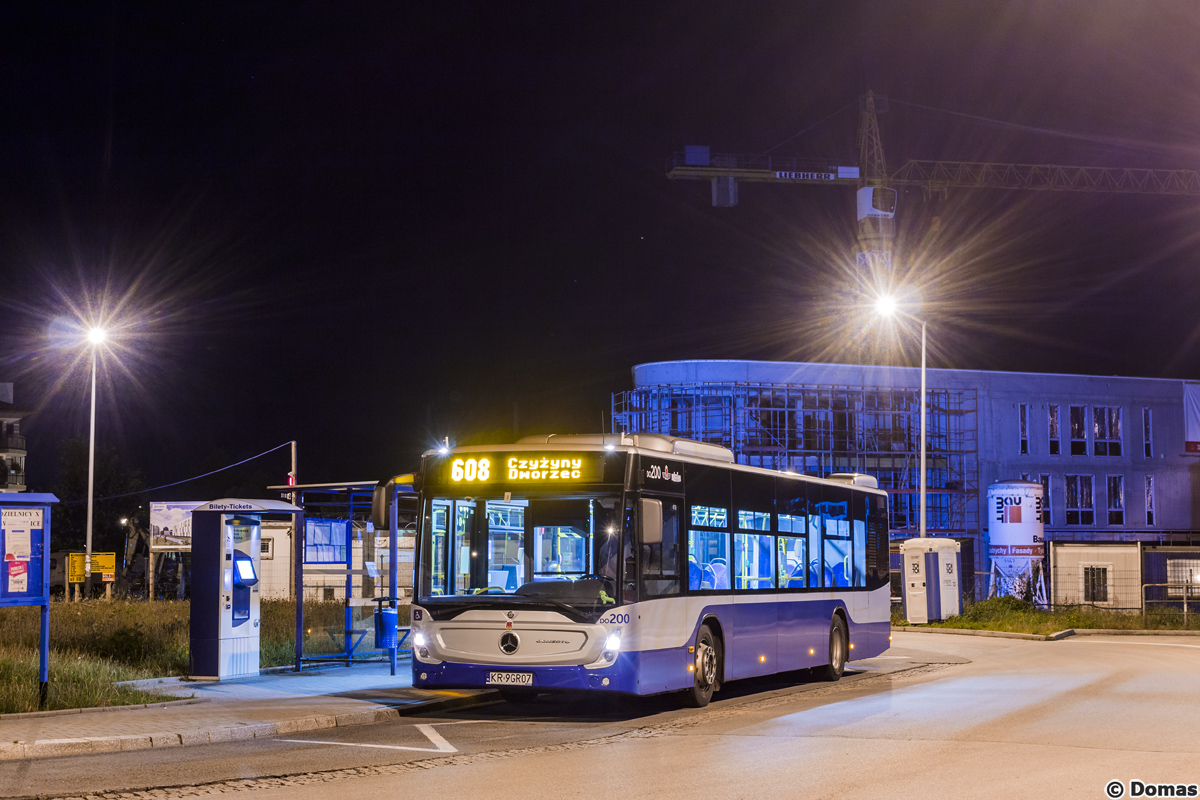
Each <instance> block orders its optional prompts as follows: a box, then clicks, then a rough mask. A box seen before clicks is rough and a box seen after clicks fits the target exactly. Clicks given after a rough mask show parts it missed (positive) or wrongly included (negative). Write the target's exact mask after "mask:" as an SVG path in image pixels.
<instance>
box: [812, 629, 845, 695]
mask: <svg viewBox="0 0 1200 800" xmlns="http://www.w3.org/2000/svg"><path fill="white" fill-rule="evenodd" d="M849 641H850V635H849V633H848V632H847V631H846V620H844V619H842V617H841V615H839V614H835V615H834V616H833V622H831V623H830V624H829V663H828V664H826V665H825V666H823V667H817V669H816V673H817V678H818V679H819V680H823V681H836V680H837V679H838V678H840V677H842V673H843V672H845V671H846V654H847V653H848V652H849V650H850V648H849V645H848V643H849Z"/></svg>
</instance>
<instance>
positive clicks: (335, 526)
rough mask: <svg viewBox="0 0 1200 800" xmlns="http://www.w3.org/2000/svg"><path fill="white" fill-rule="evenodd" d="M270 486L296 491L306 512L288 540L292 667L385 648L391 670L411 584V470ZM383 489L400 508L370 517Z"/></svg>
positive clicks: (349, 659)
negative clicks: (375, 478)
mask: <svg viewBox="0 0 1200 800" xmlns="http://www.w3.org/2000/svg"><path fill="white" fill-rule="evenodd" d="M385 485H386V489H381V487H384V486H385ZM268 488H269V489H271V490H278V491H280V492H283V493H285V494H287V495H289V496H292V497H294V498H295V500H294V503H295V504H296V505H297V506H299V507H300V508H303V509H304V512H305V516H304V527H303V529H302V530H301V531H300V532H299V535H295V534H293V536H292V548H291V551H292V552H291V562H292V563H291V567H292V580H291V589H292V591H291V594H292V596H293V597H295V598H296V599H297V604H296V662H295V668H296V670H297V671H299V670H301V669H302V668H303V667H304V666H305V665H309V666H314V665H319V664H328V663H342V664H345V665H346V666H349V665H351V664H353V663H355V662H357V661H375V660H378V659H379V658H380V657H383V656H386V657H387V658H388V659H389V660H390V661H391V663H392V670H393V673H394V671H395V663H396V655H397V651H398V650H399V649H400V647H402V646H403V645H404V644H405V641H404V640H405V637H406V635H407V607H408V604H409V602H410V598H409V596H408V594H409V590H410V588H411V586H412V566H413V564H412V557H413V545H414V542H415V529H416V494H415V493H414V492H413V476H412V475H400V476H397V477H396V478H393V479H390V480H388V481H384V482H378V481H356V482H340V483H314V484H301V485H296V486H271V487H268ZM380 491H385V493H390V495H391V500H392V501H394V504H395V506H396V508H397V511H396V513H392V514H389V515H381V518H380V519H372V513H371V512H372V503H373V500H374V498H375V495H376V493H377V492H380ZM398 626H402V628H403V629H402V630H401V631H400V632H398ZM372 634H374V635H373V636H372Z"/></svg>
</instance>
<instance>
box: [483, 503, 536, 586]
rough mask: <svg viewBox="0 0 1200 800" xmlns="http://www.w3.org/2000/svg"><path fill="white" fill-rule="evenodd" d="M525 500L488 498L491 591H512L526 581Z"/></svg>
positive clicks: (487, 545) (489, 582)
mask: <svg viewBox="0 0 1200 800" xmlns="http://www.w3.org/2000/svg"><path fill="white" fill-rule="evenodd" d="M528 506H529V503H528V502H527V501H525V500H512V501H500V500H489V501H487V514H486V516H487V542H486V545H485V549H486V552H487V555H488V560H487V586H488V591H495V590H497V589H499V590H502V591H504V592H505V593H508V594H511V593H512V592H515V591H516V590H517V589H519V588H520V587H521V585H522V584H524V583H525V574H526V573H525V513H526V510H527V508H528Z"/></svg>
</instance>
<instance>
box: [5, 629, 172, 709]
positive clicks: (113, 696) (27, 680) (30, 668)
mask: <svg viewBox="0 0 1200 800" xmlns="http://www.w3.org/2000/svg"><path fill="white" fill-rule="evenodd" d="M140 677H144V676H143V675H140V674H138V671H137V670H133V669H130V668H129V667H126V666H122V665H120V664H115V663H113V662H112V661H108V660H106V659H102V658H88V657H85V656H81V655H76V656H74V657H71V656H66V655H63V654H61V653H51V655H50V702H49V706H48V708H50V709H51V710H53V709H60V708H92V707H95V706H123V705H130V704H135V703H156V702H160V701H162V700H163V699H172V700H173V699H175V698H164V697H163V696H162V695H160V694H155V693H151V692H143V691H140V690H138V689H131V688H129V687H126V686H116V685H115V683H116V682H117V681H127V680H133V679H134V678H140ZM37 710H38V653H37V650H36V649H35V650H33V651H30V650H28V649H26V648H19V647H12V646H9V645H0V714H12V713H15V712H21V711H37Z"/></svg>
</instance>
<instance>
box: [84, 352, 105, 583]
mask: <svg viewBox="0 0 1200 800" xmlns="http://www.w3.org/2000/svg"><path fill="white" fill-rule="evenodd" d="M107 338H108V331H106V330H104V328H90V329H88V333H87V340H88V344H90V345H91V346H92V422H91V434H90V435H89V437H88V505H87V544H86V547H85V552H86V555H84V557H83V585H84V586H85V587H87V591H91V588H92V503H93V497H94V494H95V492H94V489H95V485H96V483H95V481H96V351H97V350H99V349H100V347H101V345H103V344H104V341H105V340H106V339H107Z"/></svg>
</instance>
